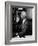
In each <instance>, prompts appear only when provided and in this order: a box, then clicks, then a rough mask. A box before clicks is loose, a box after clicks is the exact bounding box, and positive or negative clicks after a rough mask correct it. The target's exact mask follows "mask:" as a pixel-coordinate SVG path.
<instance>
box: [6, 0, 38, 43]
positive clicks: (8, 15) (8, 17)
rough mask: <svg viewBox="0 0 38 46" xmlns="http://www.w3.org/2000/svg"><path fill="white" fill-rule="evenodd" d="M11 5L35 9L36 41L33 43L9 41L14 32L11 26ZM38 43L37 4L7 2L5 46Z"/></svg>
mask: <svg viewBox="0 0 38 46" xmlns="http://www.w3.org/2000/svg"><path fill="white" fill-rule="evenodd" d="M11 5H13V6H17V7H19V6H21V7H25V6H27V7H28V6H29V7H33V6H34V7H35V40H33V41H23V42H22V41H20V42H19V41H18V42H10V41H9V40H10V39H11V37H12V34H11V31H10V30H12V29H11V28H12V25H11V13H10V10H9V9H11ZM34 42H37V4H36V3H23V2H10V1H7V2H5V44H21V43H34Z"/></svg>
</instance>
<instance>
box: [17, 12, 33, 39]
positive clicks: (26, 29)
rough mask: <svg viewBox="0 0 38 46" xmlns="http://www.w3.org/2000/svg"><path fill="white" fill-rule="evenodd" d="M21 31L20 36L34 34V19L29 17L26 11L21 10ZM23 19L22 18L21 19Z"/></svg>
mask: <svg viewBox="0 0 38 46" xmlns="http://www.w3.org/2000/svg"><path fill="white" fill-rule="evenodd" d="M21 19H22V23H21V26H20V27H21V29H22V30H21V31H20V32H19V33H18V35H19V37H24V38H25V35H30V34H32V20H31V19H28V18H27V15H26V11H22V12H21ZM20 21H21V20H20Z"/></svg>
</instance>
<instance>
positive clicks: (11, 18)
mask: <svg viewBox="0 0 38 46" xmlns="http://www.w3.org/2000/svg"><path fill="white" fill-rule="evenodd" d="M35 42H37V4H36V3H23V2H11V1H7V2H5V44H21V43H35Z"/></svg>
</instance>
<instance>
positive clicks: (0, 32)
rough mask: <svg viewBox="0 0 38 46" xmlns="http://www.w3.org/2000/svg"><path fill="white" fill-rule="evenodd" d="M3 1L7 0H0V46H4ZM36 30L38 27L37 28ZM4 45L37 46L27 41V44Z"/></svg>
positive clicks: (24, 0) (29, 0) (23, 0)
mask: <svg viewBox="0 0 38 46" xmlns="http://www.w3.org/2000/svg"><path fill="white" fill-rule="evenodd" d="M5 1H7V0H0V46H5ZM8 1H9V0H8ZM10 1H19V2H30V3H31V2H32V3H36V2H37V4H38V0H10ZM37 8H38V5H37ZM37 11H38V10H37ZM37 13H38V12H37ZM37 23H38V16H37ZM37 25H38V24H37ZM37 27H38V26H37ZM37 30H38V28H37ZM37 33H38V32H37ZM37 36H38V34H37ZM37 38H38V37H37ZM6 46H38V43H29V44H28V43H27V44H18V45H6Z"/></svg>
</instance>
